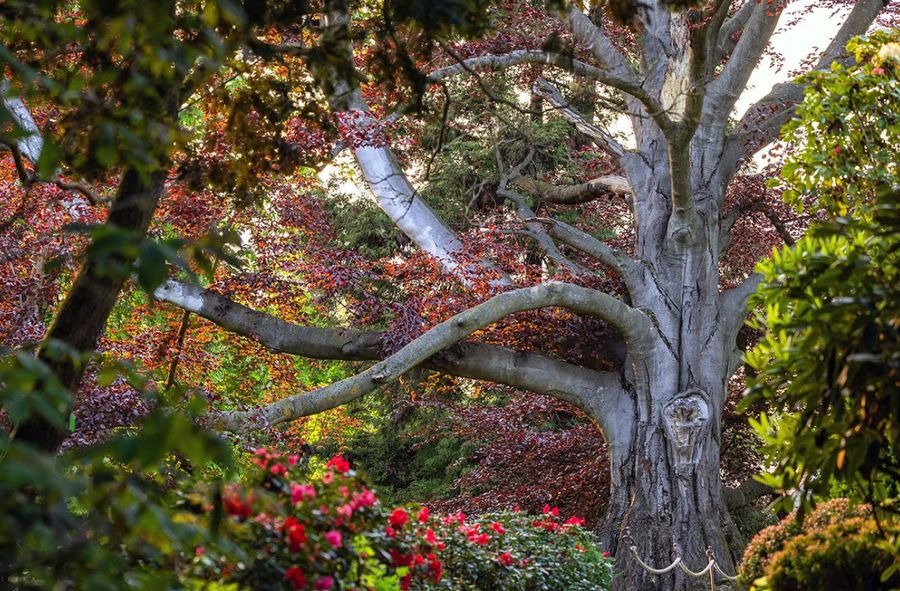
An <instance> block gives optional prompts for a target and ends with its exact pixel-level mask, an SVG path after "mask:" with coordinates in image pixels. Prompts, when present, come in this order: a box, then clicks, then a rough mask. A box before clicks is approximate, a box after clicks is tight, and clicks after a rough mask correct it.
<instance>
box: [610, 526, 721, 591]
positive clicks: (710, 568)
mask: <svg viewBox="0 0 900 591" xmlns="http://www.w3.org/2000/svg"><path fill="white" fill-rule="evenodd" d="M622 538H623V540H630V541H632V542H633V541H634V539H633V538H632V537H631V534H630V532H629V531H628V529H627V528H626V530H625V535H624V536H622ZM628 550H630V551H631V555H632V556H633V557H634V560H635V562H637V563H638V564H639V565H640V567H641V568H643V569H644V570H645V571H647V572H648V573H651V574H654V575H663V574H665V573H667V572H669V571H671V570H673V569H674V568H675V567H680V568H681V570H682V571H684V572H685V574H687V575H688V576H691V577H694V578H700V577H703V576H706V575H709V588H710V589H711V590H712V591H715V573H719V575H720V576H721V577H722V578H723V579H725V580H727V581H736V580H737V578H738V577H737V575H729V574H728V573H726V572H725V571H723V570H722V567H721V566H719V563H718V562H717V561H716V557H715V554H714V553H713V549H712V546H708V547H707V548H706V557H707V558H708V559H709V562H707V563H706V567H705V568H704V569H703V570H701V571H698V572H694V571H692V570H691V569H689V568H688V567H687V565H685V564H684V560H683V559H682V557H681V556H679V555H680V554H681V552H679V551H678V546H677V545H676V546H675V555H676V556H675V561H674V562H672V564H670V565H669V566H667V567H664V568H653V567H652V566H650V565H649V564H647V563H646V562H644V561H643V560H642V559H641V557H640V555H638V551H637V546H635V545H630V546H629V547H628Z"/></svg>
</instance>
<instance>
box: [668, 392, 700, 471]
mask: <svg viewBox="0 0 900 591" xmlns="http://www.w3.org/2000/svg"><path fill="white" fill-rule="evenodd" d="M663 424H664V425H665V428H666V435H668V438H669V452H670V455H671V458H672V463H673V465H674V466H675V474H676V475H678V476H679V477H688V476H690V475H691V474H692V473H693V472H694V470H695V469H696V467H697V464H698V463H699V462H700V458H701V457H702V455H703V441H704V439H705V437H706V431H707V430H708V429H709V397H708V396H707V394H706V393H705V392H703V391H702V390H700V389H697V388H695V389H692V390H687V391H685V392H682V393H680V394H678V395H677V396H676V397H675V398H674V399H673V400H672V401H671V402H669V404H667V405H666V407H665V408H664V409H663Z"/></svg>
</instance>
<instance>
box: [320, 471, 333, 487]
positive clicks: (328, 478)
mask: <svg viewBox="0 0 900 591" xmlns="http://www.w3.org/2000/svg"><path fill="white" fill-rule="evenodd" d="M333 480H334V472H326V473H325V474H324V476H322V482H324V483H325V484H331V482H332V481H333Z"/></svg>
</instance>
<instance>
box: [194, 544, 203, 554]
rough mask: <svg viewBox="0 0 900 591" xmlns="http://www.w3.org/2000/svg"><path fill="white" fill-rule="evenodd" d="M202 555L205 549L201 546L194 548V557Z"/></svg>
mask: <svg viewBox="0 0 900 591" xmlns="http://www.w3.org/2000/svg"><path fill="white" fill-rule="evenodd" d="M204 554H206V548H204V547H203V546H197V547H196V548H194V556H203V555H204Z"/></svg>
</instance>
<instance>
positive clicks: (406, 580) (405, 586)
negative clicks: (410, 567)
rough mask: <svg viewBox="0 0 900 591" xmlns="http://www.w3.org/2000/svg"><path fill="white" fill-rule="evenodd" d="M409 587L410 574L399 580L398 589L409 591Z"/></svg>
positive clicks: (410, 583) (410, 582) (410, 581)
mask: <svg viewBox="0 0 900 591" xmlns="http://www.w3.org/2000/svg"><path fill="white" fill-rule="evenodd" d="M410 585H412V574H408V575H406V576H405V577H403V578H402V579H400V589H401V590H402V591H409V587H410Z"/></svg>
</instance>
